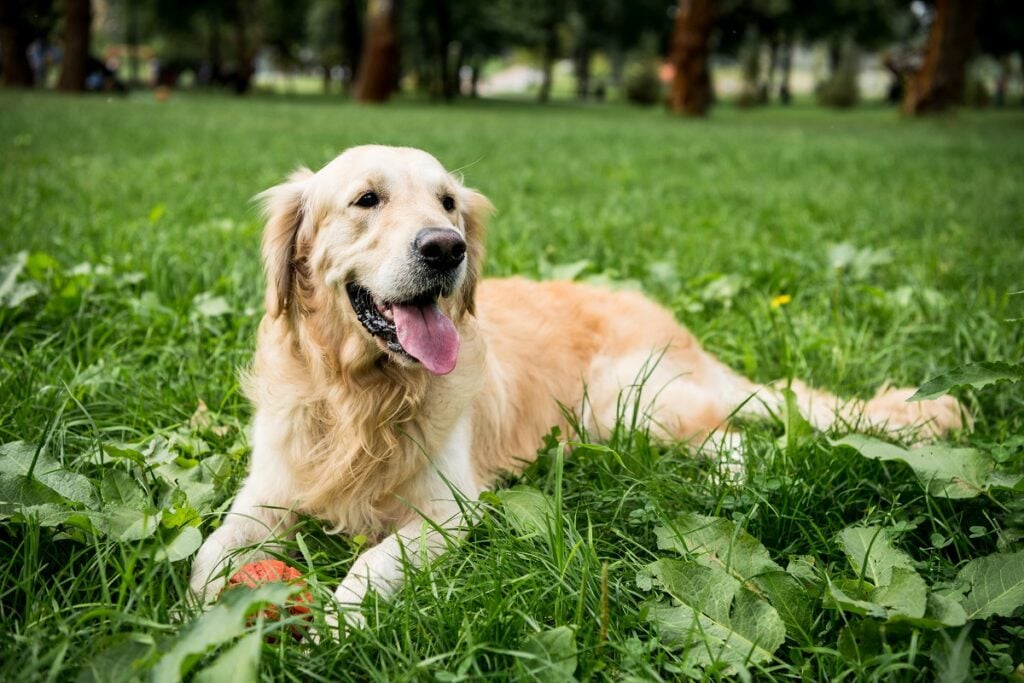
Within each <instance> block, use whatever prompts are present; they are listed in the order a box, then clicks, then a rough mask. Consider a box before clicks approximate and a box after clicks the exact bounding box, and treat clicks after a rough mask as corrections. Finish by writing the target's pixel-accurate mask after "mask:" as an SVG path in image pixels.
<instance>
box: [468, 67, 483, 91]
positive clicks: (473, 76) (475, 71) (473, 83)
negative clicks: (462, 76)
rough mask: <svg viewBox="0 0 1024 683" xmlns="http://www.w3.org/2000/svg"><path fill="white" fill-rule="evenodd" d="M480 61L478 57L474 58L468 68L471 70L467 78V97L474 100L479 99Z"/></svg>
mask: <svg viewBox="0 0 1024 683" xmlns="http://www.w3.org/2000/svg"><path fill="white" fill-rule="evenodd" d="M480 61H481V60H480V58H479V57H474V58H473V61H472V62H471V64H470V67H469V68H470V69H472V71H470V76H469V96H470V97H474V98H476V97H480V71H481V66H480Z"/></svg>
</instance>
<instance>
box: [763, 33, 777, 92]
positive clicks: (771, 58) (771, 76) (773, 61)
mask: <svg viewBox="0 0 1024 683" xmlns="http://www.w3.org/2000/svg"><path fill="white" fill-rule="evenodd" d="M780 50H781V46H780V45H779V41H778V40H776V39H774V38H773V39H772V40H771V41H769V43H768V75H767V77H766V79H765V84H764V88H763V89H762V91H761V93H760V94H761V102H762V104H768V103H770V102H771V100H772V92H773V91H774V90H775V70H776V69H778V68H779V52H780Z"/></svg>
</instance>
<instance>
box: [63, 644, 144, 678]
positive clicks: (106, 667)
mask: <svg viewBox="0 0 1024 683" xmlns="http://www.w3.org/2000/svg"><path fill="white" fill-rule="evenodd" d="M155 650H156V643H155V642H154V640H153V636H151V635H149V634H146V633H119V634H116V635H114V636H111V637H109V638H106V639H100V640H99V642H93V643H92V647H90V652H92V653H93V654H92V656H91V659H89V661H87V662H86V663H85V665H84V666H83V667H82V668H81V670H80V671H79V673H78V679H77V680H78V683H101V682H102V683H106V682H109V681H132V680H141V679H142V678H143V676H142V673H143V671H144V669H145V664H146V661H147V660H148V659H149V657H150V656H152V655H153V653H154V651H155Z"/></svg>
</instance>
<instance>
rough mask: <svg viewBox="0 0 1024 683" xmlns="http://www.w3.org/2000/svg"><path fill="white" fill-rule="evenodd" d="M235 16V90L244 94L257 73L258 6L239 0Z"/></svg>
mask: <svg viewBox="0 0 1024 683" xmlns="http://www.w3.org/2000/svg"><path fill="white" fill-rule="evenodd" d="M235 11H236V16H235V25H234V29H235V83H234V87H235V92H236V93H237V94H239V95H244V94H245V93H247V92H249V88H250V87H252V77H253V75H254V74H255V73H256V53H257V52H259V39H258V37H257V35H256V32H257V30H258V29H257V21H256V12H257V11H258V8H257V7H256V5H255V3H252V2H248V0H238V4H237V5H236V10H235Z"/></svg>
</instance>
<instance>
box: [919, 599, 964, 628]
mask: <svg viewBox="0 0 1024 683" xmlns="http://www.w3.org/2000/svg"><path fill="white" fill-rule="evenodd" d="M910 623H912V624H914V625H916V626H923V627H924V628H931V629H941V628H946V627H949V626H963V625H964V624H966V623H967V612H965V611H964V608H963V606H962V605H961V604H960V603H959V602H957V601H956V600H954V599H953V598H951V597H949V596H947V595H943V594H942V593H935V592H932V593H929V594H928V608H927V609H926V610H925V612H924V617H923V618H922V619H919V620H912V621H911V622H910Z"/></svg>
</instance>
